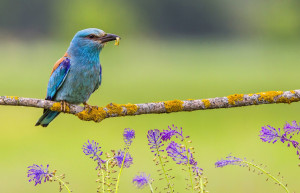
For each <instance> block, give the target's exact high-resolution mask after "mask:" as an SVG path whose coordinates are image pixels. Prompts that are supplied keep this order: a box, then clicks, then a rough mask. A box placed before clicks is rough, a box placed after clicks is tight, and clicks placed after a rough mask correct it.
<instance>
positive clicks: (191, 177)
mask: <svg viewBox="0 0 300 193" xmlns="http://www.w3.org/2000/svg"><path fill="white" fill-rule="evenodd" d="M183 140H184V144H185V149H186V157H187V165H188V168H189V173H190V180H191V186H192V190H193V189H194V184H193V176H192V171H191V164H190V160H189V150H188V146H187V142H186V140H185V139H183Z"/></svg>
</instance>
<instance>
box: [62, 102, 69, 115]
mask: <svg viewBox="0 0 300 193" xmlns="http://www.w3.org/2000/svg"><path fill="white" fill-rule="evenodd" d="M67 107H70V104H69V103H67V102H66V101H60V110H61V112H66V109H67Z"/></svg>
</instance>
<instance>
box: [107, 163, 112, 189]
mask: <svg viewBox="0 0 300 193" xmlns="http://www.w3.org/2000/svg"><path fill="white" fill-rule="evenodd" d="M111 159H112V158H111ZM111 159H108V160H107V161H106V178H107V179H106V185H107V188H109V187H110V184H109V171H108V163H109V161H110V160H111Z"/></svg>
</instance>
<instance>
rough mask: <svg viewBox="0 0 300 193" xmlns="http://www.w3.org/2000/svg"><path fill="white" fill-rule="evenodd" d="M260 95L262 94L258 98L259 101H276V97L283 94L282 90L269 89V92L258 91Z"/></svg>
mask: <svg viewBox="0 0 300 193" xmlns="http://www.w3.org/2000/svg"><path fill="white" fill-rule="evenodd" d="M256 94H258V95H260V97H259V98H258V100H259V101H262V100H264V101H268V102H270V103H272V102H274V97H276V96H278V95H281V94H283V92H282V91H268V92H260V93H256Z"/></svg>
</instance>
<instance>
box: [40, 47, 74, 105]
mask: <svg viewBox="0 0 300 193" xmlns="http://www.w3.org/2000/svg"><path fill="white" fill-rule="evenodd" d="M70 66H71V63H70V58H69V56H68V54H67V53H66V54H65V55H64V56H63V57H62V58H61V59H59V60H58V61H57V62H56V63H55V64H54V67H53V70H52V72H51V76H50V79H49V82H48V87H47V96H46V100H53V98H54V96H55V94H56V93H57V91H58V90H59V88H60V87H61V85H62V84H63V82H64V80H65V79H66V77H67V75H68V72H69V70H70Z"/></svg>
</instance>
